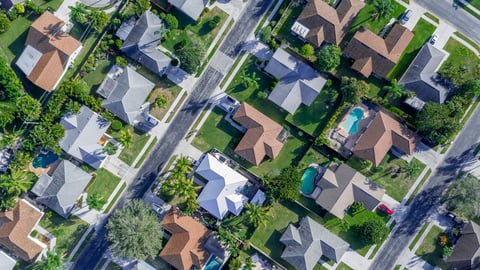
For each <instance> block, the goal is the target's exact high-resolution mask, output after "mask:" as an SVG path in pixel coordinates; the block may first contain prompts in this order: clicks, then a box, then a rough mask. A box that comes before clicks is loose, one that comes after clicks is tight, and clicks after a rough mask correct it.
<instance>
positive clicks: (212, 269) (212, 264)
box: [203, 255, 223, 270]
mask: <svg viewBox="0 0 480 270" xmlns="http://www.w3.org/2000/svg"><path fill="white" fill-rule="evenodd" d="M222 264H223V262H222V260H220V258H218V257H217V256H215V255H212V256H210V258H209V259H208V262H207V263H206V264H205V267H203V270H218V269H220V267H221V266H222Z"/></svg>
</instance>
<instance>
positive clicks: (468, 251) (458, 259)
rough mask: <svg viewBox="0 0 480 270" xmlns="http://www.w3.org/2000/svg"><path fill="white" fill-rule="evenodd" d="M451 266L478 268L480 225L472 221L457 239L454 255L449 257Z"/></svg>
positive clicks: (479, 265) (479, 264)
mask: <svg viewBox="0 0 480 270" xmlns="http://www.w3.org/2000/svg"><path fill="white" fill-rule="evenodd" d="M447 263H448V264H449V265H450V267H452V268H453V267H454V268H457V269H478V267H480V226H479V225H478V224H476V223H474V222H472V221H470V222H469V223H467V224H466V225H465V226H464V228H463V231H462V235H461V236H460V238H459V239H458V241H457V244H456V245H455V248H454V249H453V253H452V255H450V257H448V259H447Z"/></svg>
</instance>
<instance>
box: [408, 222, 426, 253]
mask: <svg viewBox="0 0 480 270" xmlns="http://www.w3.org/2000/svg"><path fill="white" fill-rule="evenodd" d="M427 227H428V223H425V224H423V226H422V228H421V229H420V231H418V233H417V235H415V238H413V241H412V243H410V245H408V249H410V250H412V249H413V248H414V247H415V245H416V244H417V242H418V240H419V239H420V237H422V235H423V233H424V232H425V230H426V229H427Z"/></svg>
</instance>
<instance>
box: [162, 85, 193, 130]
mask: <svg viewBox="0 0 480 270" xmlns="http://www.w3.org/2000/svg"><path fill="white" fill-rule="evenodd" d="M187 96H188V94H187V92H183V95H182V97H181V98H180V100H179V101H178V102H177V104H176V105H175V108H173V110H172V111H171V112H170V115H169V116H168V118H167V121H165V123H170V121H172V119H173V117H174V116H175V114H176V113H177V111H178V110H179V109H180V108H181V107H182V105H183V102H184V101H185V99H186V98H187Z"/></svg>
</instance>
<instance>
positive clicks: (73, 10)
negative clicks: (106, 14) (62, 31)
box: [68, 2, 88, 24]
mask: <svg viewBox="0 0 480 270" xmlns="http://www.w3.org/2000/svg"><path fill="white" fill-rule="evenodd" d="M68 8H69V9H70V19H71V20H72V21H75V22H78V23H80V24H84V23H86V22H87V21H88V20H87V17H86V14H87V13H88V10H87V9H86V8H85V6H84V5H83V4H82V3H79V2H77V3H76V4H75V6H69V7H68Z"/></svg>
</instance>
